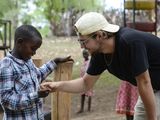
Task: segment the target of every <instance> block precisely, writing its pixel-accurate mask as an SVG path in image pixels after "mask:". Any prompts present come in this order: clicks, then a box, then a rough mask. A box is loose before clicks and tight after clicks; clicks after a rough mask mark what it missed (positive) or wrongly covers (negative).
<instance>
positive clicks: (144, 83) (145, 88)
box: [136, 70, 157, 120]
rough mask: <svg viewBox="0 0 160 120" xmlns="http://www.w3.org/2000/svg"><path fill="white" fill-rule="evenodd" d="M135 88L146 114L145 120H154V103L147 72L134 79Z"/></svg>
mask: <svg viewBox="0 0 160 120" xmlns="http://www.w3.org/2000/svg"><path fill="white" fill-rule="evenodd" d="M136 80H137V87H138V91H139V94H140V96H141V99H142V101H143V103H144V107H145V110H146V114H147V118H148V119H147V120H157V119H156V103H155V96H154V93H153V88H152V85H151V80H150V76H149V72H148V70H147V71H145V72H144V73H142V74H140V75H138V76H137V77H136Z"/></svg>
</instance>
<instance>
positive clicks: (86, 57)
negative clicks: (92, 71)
mask: <svg viewBox="0 0 160 120" xmlns="http://www.w3.org/2000/svg"><path fill="white" fill-rule="evenodd" d="M82 55H83V58H84V62H83V64H82V66H81V70H80V77H83V76H84V74H85V72H86V70H87V68H88V65H89V52H88V51H87V50H86V49H84V50H83V52H82ZM92 96H93V90H92V89H91V90H88V91H87V92H85V93H82V94H81V108H80V110H79V111H78V112H77V113H82V112H83V111H84V102H85V97H88V111H91V102H92Z"/></svg>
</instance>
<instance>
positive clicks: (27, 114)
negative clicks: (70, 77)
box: [0, 53, 56, 120]
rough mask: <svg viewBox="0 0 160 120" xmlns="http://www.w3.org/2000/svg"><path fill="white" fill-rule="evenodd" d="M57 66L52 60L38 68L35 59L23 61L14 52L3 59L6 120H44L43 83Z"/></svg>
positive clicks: (0, 77) (0, 74) (0, 82)
mask: <svg viewBox="0 0 160 120" xmlns="http://www.w3.org/2000/svg"><path fill="white" fill-rule="evenodd" d="M55 67H56V64H55V63H54V62H52V61H49V62H48V63H46V64H44V65H43V66H42V67H40V68H37V67H36V66H35V65H34V63H33V61H32V59H30V60H28V61H23V60H20V59H17V58H15V57H13V56H12V55H11V54H10V53H8V55H7V56H6V57H5V58H4V59H2V60H1V61H0V103H1V105H2V107H3V110H4V117H3V120H43V119H44V115H43V112H42V100H41V99H39V98H38V94H37V91H38V88H39V84H40V83H41V82H42V80H44V79H45V78H46V77H47V76H48V75H49V74H50V73H51V72H52V71H53V70H54V69H55Z"/></svg>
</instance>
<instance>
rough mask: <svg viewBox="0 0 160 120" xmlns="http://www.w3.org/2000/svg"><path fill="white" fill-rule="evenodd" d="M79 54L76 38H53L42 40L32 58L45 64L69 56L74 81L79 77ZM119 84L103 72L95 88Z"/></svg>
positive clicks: (80, 61) (80, 54)
mask: <svg viewBox="0 0 160 120" xmlns="http://www.w3.org/2000/svg"><path fill="white" fill-rule="evenodd" d="M81 52H82V50H81V48H80V45H79V43H78V42H77V41H76V37H53V38H50V39H44V40H43V43H42V46H41V47H40V49H38V50H37V54H36V55H35V56H34V58H42V60H43V62H44V63H45V62H47V61H48V60H51V59H54V58H55V57H60V56H67V55H71V56H72V58H73V59H74V65H73V72H72V78H73V79H74V78H77V77H79V74H80V66H81V64H82V62H83V59H82V53H81ZM48 79H52V75H50V76H49V77H48ZM119 82H120V81H119V80H117V78H116V77H114V76H113V75H111V74H109V73H108V72H106V71H105V72H104V73H102V75H101V77H100V79H99V80H98V81H97V83H96V87H97V88H99V87H103V86H106V85H115V86H117V85H118V84H119Z"/></svg>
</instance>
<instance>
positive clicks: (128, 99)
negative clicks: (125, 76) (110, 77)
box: [116, 81, 138, 120]
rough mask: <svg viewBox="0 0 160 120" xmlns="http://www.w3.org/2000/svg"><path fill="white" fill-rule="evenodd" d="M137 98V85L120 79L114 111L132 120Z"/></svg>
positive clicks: (127, 119)
mask: <svg viewBox="0 0 160 120" xmlns="http://www.w3.org/2000/svg"><path fill="white" fill-rule="evenodd" d="M137 99H138V89H137V87H136V86H133V85H131V84H130V83H129V82H126V81H122V82H121V85H120V88H119V91H118V95H117V101H116V112H117V113H118V114H125V115H126V120H133V116H134V107H135V105H136V102H137Z"/></svg>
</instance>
